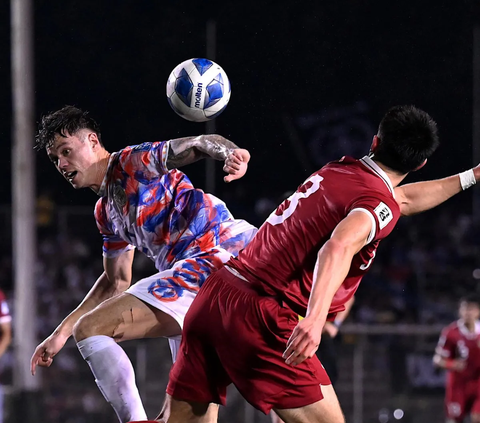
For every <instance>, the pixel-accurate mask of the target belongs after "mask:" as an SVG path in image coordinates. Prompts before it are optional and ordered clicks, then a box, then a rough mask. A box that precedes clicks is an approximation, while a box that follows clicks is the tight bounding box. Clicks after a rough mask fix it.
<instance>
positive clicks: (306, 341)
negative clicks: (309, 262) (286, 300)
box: [284, 211, 372, 365]
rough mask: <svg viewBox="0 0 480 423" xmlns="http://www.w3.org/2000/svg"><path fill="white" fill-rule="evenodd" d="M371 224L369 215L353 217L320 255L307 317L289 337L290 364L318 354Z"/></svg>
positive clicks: (353, 214) (333, 235) (339, 226)
mask: <svg viewBox="0 0 480 423" xmlns="http://www.w3.org/2000/svg"><path fill="white" fill-rule="evenodd" d="M371 229H372V221H371V219H370V217H369V216H368V215H367V214H366V213H362V212H360V211H356V212H352V213H350V214H349V215H348V216H347V217H346V218H345V219H343V220H342V221H341V222H340V223H339V224H338V225H337V227H336V228H335V230H334V231H333V233H332V236H331V238H330V239H329V240H328V241H327V242H326V243H325V244H324V245H323V247H322V248H321V249H320V251H319V252H318V256H317V262H316V264H315V270H314V273H313V286H312V292H311V293H310V299H309V301H308V308H307V314H306V316H305V319H303V320H301V321H300V322H299V323H298V325H297V326H296V327H295V329H294V330H293V332H292V335H291V336H290V339H289V340H288V343H287V349H286V350H285V353H284V358H286V363H287V364H293V365H296V364H300V363H301V362H302V361H304V360H305V359H307V358H310V357H312V356H313V354H315V351H316V350H317V348H318V345H319V344H320V338H321V332H322V328H323V327H324V325H325V321H326V319H327V315H328V310H329V309H330V305H331V303H332V300H333V297H334V295H335V293H336V292H337V290H338V288H339V287H340V285H341V284H342V283H343V281H344V280H345V278H346V277H347V274H348V271H349V269H350V266H351V264H352V259H353V256H354V255H355V254H357V253H358V252H359V251H360V250H361V249H362V248H363V247H364V246H365V244H366V243H367V240H368V237H369V235H370V231H371Z"/></svg>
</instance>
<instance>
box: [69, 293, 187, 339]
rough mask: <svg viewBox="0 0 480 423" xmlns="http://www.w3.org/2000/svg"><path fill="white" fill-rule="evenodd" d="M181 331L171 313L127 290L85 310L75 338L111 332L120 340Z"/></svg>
mask: <svg viewBox="0 0 480 423" xmlns="http://www.w3.org/2000/svg"><path fill="white" fill-rule="evenodd" d="M180 334H181V329H180V326H179V324H178V323H177V321H176V320H175V319H174V318H173V317H171V316H170V315H168V314H166V313H165V312H163V311H161V310H158V309H156V308H155V307H153V306H151V305H150V304H147V303H145V302H144V301H142V300H140V299H138V298H136V297H135V296H133V295H130V294H128V293H123V294H120V295H117V296H116V297H113V298H110V299H108V300H106V301H104V302H103V303H102V304H100V305H99V306H98V307H96V308H95V309H94V310H92V311H90V312H89V313H87V314H85V315H84V316H83V317H82V318H81V319H80V320H79V321H78V323H77V324H76V325H75V328H74V336H75V340H76V341H77V342H78V341H80V340H82V339H85V338H88V337H90V336H95V335H106V336H110V337H112V338H114V339H115V340H116V341H117V342H121V341H126V340H130V339H141V338H154V337H160V336H175V335H180Z"/></svg>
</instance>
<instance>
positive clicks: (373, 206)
mask: <svg viewBox="0 0 480 423" xmlns="http://www.w3.org/2000/svg"><path fill="white" fill-rule="evenodd" d="M353 211H361V212H364V213H366V214H367V215H368V216H369V217H370V219H371V222H372V230H371V231H370V235H369V237H368V240H367V241H368V242H367V243H370V242H372V241H374V240H377V241H379V240H381V239H383V238H385V237H386V236H387V235H388V234H390V232H392V230H393V228H394V227H395V225H396V224H397V221H398V219H399V218H400V208H399V207H398V204H397V202H396V201H395V199H393V198H388V197H387V196H383V195H380V194H379V195H378V196H372V195H368V196H365V197H360V198H358V199H357V200H355V201H354V202H353V204H352V205H351V206H350V208H349V211H348V213H347V214H349V213H352V212H353Z"/></svg>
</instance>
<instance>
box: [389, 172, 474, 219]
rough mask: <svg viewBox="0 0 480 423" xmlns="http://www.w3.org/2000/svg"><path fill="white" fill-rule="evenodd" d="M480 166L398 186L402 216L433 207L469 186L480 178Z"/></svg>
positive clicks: (397, 192) (396, 197)
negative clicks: (431, 179) (430, 179)
mask: <svg viewBox="0 0 480 423" xmlns="http://www.w3.org/2000/svg"><path fill="white" fill-rule="evenodd" d="M479 166H480V165H479ZM479 166H476V167H475V168H473V169H471V170H469V171H466V172H463V173H461V174H457V175H452V176H448V177H447V178H443V179H436V180H434V181H424V182H416V183H413V184H407V185H402V186H399V187H396V188H395V199H396V200H397V203H398V205H399V206H400V212H401V214H402V216H411V215H413V214H417V213H421V212H424V211H426V210H429V209H432V208H434V207H436V206H438V205H439V204H442V203H443V202H445V201H447V200H448V199H449V198H451V197H453V196H454V195H455V194H458V193H459V192H461V191H462V190H464V189H467V188H469V187H470V186H472V185H473V184H474V183H476V182H477V181H479V180H480V167H479ZM461 175H463V176H461ZM461 178H462V179H461ZM461 180H463V184H462V182H461Z"/></svg>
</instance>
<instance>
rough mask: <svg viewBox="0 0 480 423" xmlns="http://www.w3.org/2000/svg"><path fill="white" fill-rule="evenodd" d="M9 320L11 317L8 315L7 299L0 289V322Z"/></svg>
mask: <svg viewBox="0 0 480 423" xmlns="http://www.w3.org/2000/svg"><path fill="white" fill-rule="evenodd" d="M11 320H12V317H11V316H10V310H9V308H8V303H7V299H6V297H5V294H4V293H3V292H2V291H0V323H8V322H10V321H11Z"/></svg>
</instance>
